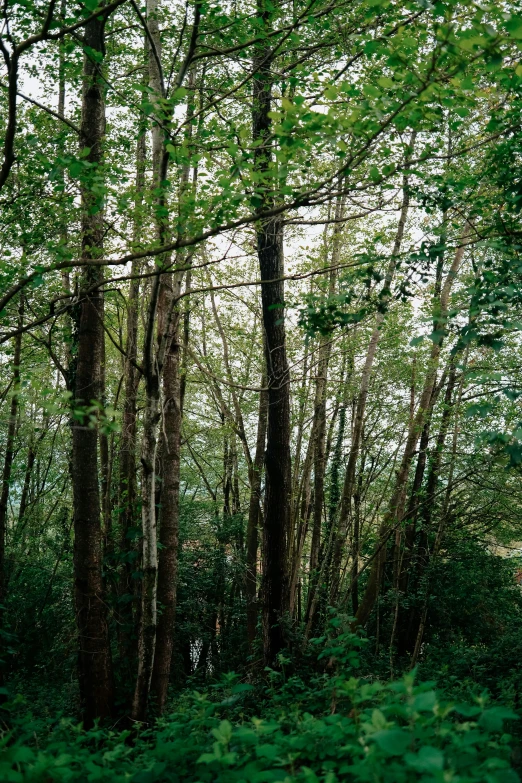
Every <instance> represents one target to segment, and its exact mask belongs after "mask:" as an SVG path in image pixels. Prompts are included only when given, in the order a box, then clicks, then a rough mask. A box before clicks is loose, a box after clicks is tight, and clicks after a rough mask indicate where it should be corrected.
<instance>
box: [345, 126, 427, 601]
mask: <svg viewBox="0 0 522 783" xmlns="http://www.w3.org/2000/svg"><path fill="white" fill-rule="evenodd" d="M414 143H415V133H413V134H412V136H411V139H410V146H409V150H408V153H407V158H406V168H405V171H404V175H403V183H402V193H403V195H402V206H401V213H400V218H399V224H398V226H397V233H396V235H395V242H394V245H393V250H392V255H391V258H390V261H389V264H388V268H387V270H386V276H385V279H384V285H383V288H382V292H381V310H380V312H378V313H377V316H376V318H375V326H374V328H373V331H372V335H371V338H370V344H369V346H368V351H367V353H366V359H365V361H364V366H363V370H362V375H361V385H360V388H359V393H358V395H357V402H356V408H355V417H354V424H353V432H352V440H351V445H350V453H349V456H348V465H347V467H346V474H345V479H344V485H343V492H342V497H341V509H340V513H339V522H338V525H337V535H336V537H335V539H334V550H333V557H332V582H331V592H330V602H331V603H332V604H334V603H335V601H336V600H337V598H338V592H339V585H340V581H339V575H340V568H341V561H342V552H343V547H344V544H345V541H346V537H347V535H348V529H349V523H350V518H351V515H352V502H353V493H354V489H355V473H356V468H357V460H358V458H359V451H360V448H361V435H362V431H363V426H364V417H365V412H366V401H367V399H368V389H369V386H370V379H371V374H372V368H373V363H374V360H375V355H376V352H377V345H378V343H379V340H380V337H381V328H382V325H383V322H384V315H385V312H386V309H387V307H388V304H389V300H390V296H391V291H390V289H391V285H392V282H393V278H394V276H395V270H396V267H397V256H398V255H399V253H400V249H401V245H402V240H403V237H404V229H405V227H406V219H407V216H408V209H409V206H410V188H409V174H408V161H409V160H410V158H411V155H412V152H413V145H414ZM354 556H355V557H357V555H356V554H354V553H353V552H352V557H354Z"/></svg>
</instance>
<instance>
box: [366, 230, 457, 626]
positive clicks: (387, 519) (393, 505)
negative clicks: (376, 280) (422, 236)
mask: <svg viewBox="0 0 522 783" xmlns="http://www.w3.org/2000/svg"><path fill="white" fill-rule="evenodd" d="M468 228H469V226H468V223H467V222H466V225H465V227H464V230H463V233H462V237H461V242H460V243H459V246H458V247H457V249H456V252H455V256H454V258H453V262H452V264H451V267H450V269H449V271H448V274H447V276H446V279H445V281H444V285H443V286H442V290H441V293H440V298H439V302H438V303H437V302H436V303H435V307H436V309H437V319H436V320H437V326H438V327H439V328H438V329H436V330H435V331H440V332H441V334H440V335H439V338H438V339H437V340H435V341H434V343H433V346H432V349H431V352H430V359H429V363H428V371H427V373H426V378H425V381H424V386H423V389H422V393H421V397H420V400H419V407H418V410H417V414H416V415H415V417H414V420H413V423H412V426H411V427H410V429H409V432H408V437H407V439H406V444H405V447H404V453H403V457H402V462H401V466H400V468H399V471H398V473H397V478H396V482H395V488H394V491H393V494H392V498H391V502H390V505H389V508H388V511H387V512H386V514H385V515H384V519H383V522H382V524H381V527H380V530H379V536H378V543H377V549H376V556H375V557H374V559H373V562H372V567H371V570H370V574H369V577H368V583H367V586H366V590H365V592H364V596H363V599H362V601H361V603H360V605H359V608H358V610H357V614H356V621H357V624H359V625H365V624H366V622H367V620H368V617H369V616H370V613H371V611H372V609H373V607H374V605H375V601H376V598H377V593H378V588H379V577H380V574H381V573H382V570H381V569H382V567H383V565H384V563H385V561H386V542H387V541H388V538H389V537H390V535H391V533H392V532H393V530H394V528H395V525H396V524H397V523H398V522H400V521H401V520H402V518H403V516H404V511H405V504H406V491H407V483H408V475H409V470H410V466H411V462H412V459H413V456H414V454H415V449H416V447H417V443H418V440H419V437H420V434H421V432H422V429H423V427H424V424H425V422H426V417H427V414H428V412H429V406H430V401H431V397H432V394H433V389H434V385H435V379H436V374H437V369H438V365H439V358H440V351H441V345H442V339H443V334H444V332H445V329H446V321H447V316H448V305H449V296H450V293H451V289H452V286H453V283H454V281H455V278H456V276H457V273H458V271H459V269H460V265H461V263H462V259H463V256H464V250H465V238H466V237H467V235H468Z"/></svg>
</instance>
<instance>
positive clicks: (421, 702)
mask: <svg viewBox="0 0 522 783" xmlns="http://www.w3.org/2000/svg"><path fill="white" fill-rule="evenodd" d="M436 704H437V694H436V693H435V691H426V693H419V695H418V696H416V697H415V699H414V701H413V709H414V710H416V711H417V712H431V711H432V710H433V708H434V707H435V705H436Z"/></svg>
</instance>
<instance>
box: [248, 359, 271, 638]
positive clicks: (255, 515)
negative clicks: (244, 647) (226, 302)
mask: <svg viewBox="0 0 522 783" xmlns="http://www.w3.org/2000/svg"><path fill="white" fill-rule="evenodd" d="M266 382H267V381H266V376H265V373H263V375H262V378H261V386H262V387H263V388H264V387H265V386H266ZM267 418H268V394H267V392H266V391H261V392H260V393H259V413H258V419H257V438H256V451H255V454H254V461H253V464H252V471H251V472H252V478H251V480H250V501H249V505H248V522H247V531H246V574H245V593H246V605H247V606H246V613H247V642H248V647H249V650H250V651H251V650H252V644H253V642H254V639H255V637H256V628H257V550H258V547H259V533H258V531H259V520H260V517H261V478H262V475H263V461H264V456H265V441H266V427H267Z"/></svg>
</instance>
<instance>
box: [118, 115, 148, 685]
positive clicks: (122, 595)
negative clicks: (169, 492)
mask: <svg viewBox="0 0 522 783" xmlns="http://www.w3.org/2000/svg"><path fill="white" fill-rule="evenodd" d="M145 163H146V143H145V127H144V124H143V122H142V121H140V123H139V128H138V141H137V146H136V198H135V204H134V209H135V214H134V225H133V239H134V241H138V240H139V236H140V233H141V225H142V217H141V206H142V201H143V194H144V189H145ZM139 269H140V262H139V261H134V262H133V263H132V266H131V276H132V279H131V281H130V286H129V294H128V299H127V322H126V340H125V363H124V367H123V393H124V399H123V412H122V427H121V435H120V443H119V477H118V509H119V541H120V552H121V553H122V554H123V555H124V559H123V563H122V566H121V570H120V578H119V585H118V595H119V599H120V602H119V626H118V627H119V632H118V640H119V650H120V659H121V664H122V666H123V669H124V671H125V672H126V679H127V681H129V680H130V677H131V672H132V671H133V670H134V666H133V664H134V663H135V657H136V644H135V642H134V639H133V631H134V627H135V625H136V623H135V614H136V611H137V606H136V599H137V598H138V594H137V587H138V585H137V582H136V580H135V579H133V578H132V574H133V572H134V571H136V570H137V568H138V562H137V559H138V549H137V543H136V541H135V539H134V538H132V537H131V530H132V529H133V528H134V527H135V526H136V525H137V523H138V516H137V507H136V506H137V504H136V500H137V484H136V473H137V468H136V429H137V398H138V386H139V381H140V374H139V372H138V369H137V359H138V316H139V309H140V305H139V295H140V281H139V278H138V277H137V275H138V273H139Z"/></svg>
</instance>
